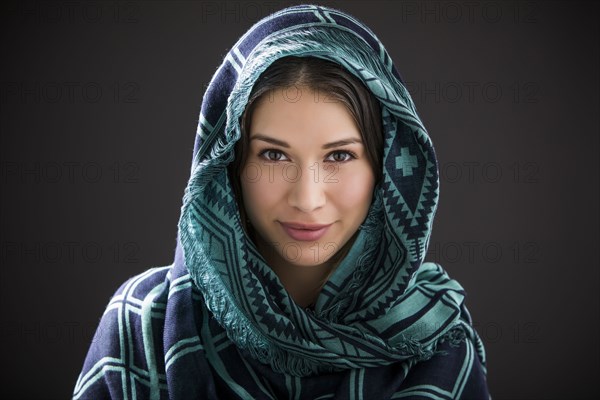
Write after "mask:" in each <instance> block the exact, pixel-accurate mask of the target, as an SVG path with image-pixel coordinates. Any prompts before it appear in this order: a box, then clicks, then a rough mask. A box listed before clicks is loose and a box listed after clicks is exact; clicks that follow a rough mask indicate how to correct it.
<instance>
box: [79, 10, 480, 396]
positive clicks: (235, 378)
mask: <svg viewBox="0 0 600 400" xmlns="http://www.w3.org/2000/svg"><path fill="white" fill-rule="evenodd" d="M286 56H297V57H319V58H324V59H327V60H330V61H333V62H336V63H338V64H340V65H341V66H342V67H344V68H345V69H347V70H348V71H349V72H350V73H352V74H354V75H355V76H356V77H358V78H359V79H360V80H361V82H362V83H363V84H364V85H365V86H366V87H367V88H368V89H369V90H370V91H371V92H372V93H373V95H374V96H375V97H376V99H377V100H378V101H379V102H380V104H381V109H382V115H381V120H382V122H383V130H384V149H383V150H384V151H383V179H382V181H381V183H380V184H379V185H377V186H376V188H375V192H374V196H373V201H372V204H371V207H370V209H369V212H368V215H367V218H366V220H365V221H364V223H363V224H362V225H361V226H360V228H359V231H358V234H357V237H356V240H355V241H354V242H353V244H352V247H351V248H350V250H349V252H348V254H347V255H346V256H345V258H344V259H343V260H342V262H341V264H340V265H339V266H338V267H337V269H336V270H335V272H334V273H333V274H332V276H331V277H330V278H329V280H328V281H327V282H326V284H325V286H324V287H323V289H322V291H321V293H320V294H319V297H318V299H317V302H316V304H315V307H314V309H304V308H302V307H300V306H298V305H297V304H296V303H294V301H293V300H292V299H291V297H290V296H289V294H288V293H287V292H286V291H285V289H284V288H283V286H282V284H281V282H280V281H279V279H278V277H277V275H275V273H274V272H273V271H272V270H271V268H270V267H269V266H268V265H267V264H266V262H265V260H264V258H263V257H262V256H261V254H260V253H259V252H258V250H257V248H256V246H255V245H254V243H253V242H252V240H251V239H250V238H249V236H248V235H247V233H246V232H245V230H244V229H243V227H242V222H241V219H240V212H239V210H238V206H237V203H236V200H235V197H234V192H233V189H232V184H231V182H230V181H229V176H228V174H227V166H228V165H229V163H231V161H232V160H233V156H234V153H233V149H234V145H235V143H236V142H237V140H238V139H239V138H240V134H241V129H240V122H239V121H240V117H241V115H242V113H243V112H244V109H245V107H246V104H247V101H248V98H249V95H250V92H251V90H252V87H253V85H254V83H255V82H256V80H257V79H258V77H259V76H260V75H261V73H262V72H263V71H264V70H265V69H266V68H267V67H268V66H269V65H270V64H271V63H273V62H274V61H276V60H278V59H280V58H282V57H286ZM190 172H191V174H190V179H189V181H188V184H187V187H186V189H185V193H184V197H183V205H182V208H181V217H180V220H179V224H178V235H177V246H176V251H175V259H174V262H173V264H172V265H170V266H166V267H159V268H153V269H150V270H148V271H147V272H145V273H144V274H141V275H139V276H137V277H134V278H131V279H130V280H129V281H127V282H126V283H125V284H124V285H123V286H122V287H121V288H119V290H118V291H117V293H116V294H115V296H113V298H112V299H111V302H110V304H109V306H108V307H107V310H106V312H105V314H104V316H103V318H102V321H101V324H100V327H99V328H98V331H97V333H96V336H95V338H94V341H93V343H92V347H91V348H90V352H89V353H88V357H87V358H86V361H85V365H84V369H83V371H82V373H81V375H80V377H79V379H78V381H77V384H76V387H75V392H74V398H105V397H110V396H108V395H106V396H104V395H105V394H107V393H111V395H112V397H114V398H125V397H127V398H156V399H159V398H171V399H178V398H181V399H194V398H207V399H213V398H223V399H234V398H242V399H249V398H265V399H268V398H272V399H276V398H288V397H289V398H292V397H293V398H306V399H315V398H335V399H343V398H360V397H361V396H362V397H363V398H368V399H388V398H406V397H419V396H421V397H425V398H487V397H488V394H487V384H486V380H485V374H486V369H485V368H486V367H485V366H486V360H485V351H484V348H483V344H482V342H481V340H480V338H479V336H478V335H477V333H476V331H475V330H474V329H473V327H472V322H471V317H470V316H469V313H468V311H467V309H466V307H465V304H464V300H465V292H464V290H463V288H462V287H461V286H460V284H459V283H458V282H457V281H455V280H453V279H451V278H450V277H449V276H448V275H447V274H446V272H445V271H444V270H443V269H442V267H441V266H440V265H438V264H434V263H429V262H424V257H425V254H426V251H427V246H428V243H429V238H430V235H431V228H432V222H433V217H434V214H435V211H436V207H437V203H438V187H439V181H438V170H437V161H436V157H435V152H434V149H433V146H432V143H431V140H430V138H429V136H428V134H427V131H426V129H425V127H424V125H423V123H422V122H421V120H420V118H419V116H418V114H417V111H416V108H415V106H414V104H413V102H412V100H411V98H410V95H409V93H408V91H407V90H406V87H405V85H404V84H403V80H402V78H401V77H400V75H399V73H398V71H397V70H396V68H395V67H394V65H393V63H392V60H391V58H390V57H389V55H388V53H387V52H386V50H385V48H384V47H383V45H382V44H381V42H380V41H379V40H378V39H377V37H376V36H375V35H374V34H373V33H372V32H371V31H370V30H369V28H367V27H366V26H365V25H363V24H362V23H361V22H359V21H358V20H356V19H355V18H354V17H352V16H349V15H347V14H345V13H343V12H340V11H338V10H334V9H331V8H325V7H319V6H312V5H303V6H294V7H290V8H287V9H284V10H281V11H279V12H277V13H275V14H273V15H271V16H269V17H267V18H265V19H263V20H261V21H259V22H258V23H256V24H255V25H254V26H253V27H252V28H251V29H250V30H249V31H248V32H247V33H246V34H245V35H244V36H243V37H242V38H240V39H239V41H238V42H237V43H236V44H235V45H234V46H233V47H232V48H231V50H230V51H229V52H228V54H227V55H226V57H225V59H224V61H223V63H222V65H221V66H220V67H219V68H218V70H217V71H216V73H215V74H214V76H213V78H212V81H211V83H210V85H209V86H208V89H207V91H206V93H205V95H204V98H203V102H202V108H201V112H200V117H199V123H198V130H197V134H196V140H195V146H194V153H193V161H192V167H191V171H190Z"/></svg>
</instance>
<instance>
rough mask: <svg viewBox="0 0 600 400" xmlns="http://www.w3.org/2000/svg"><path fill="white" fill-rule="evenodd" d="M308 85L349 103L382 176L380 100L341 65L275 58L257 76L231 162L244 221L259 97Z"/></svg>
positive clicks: (377, 176) (376, 173)
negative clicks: (244, 181)
mask: <svg viewBox="0 0 600 400" xmlns="http://www.w3.org/2000/svg"><path fill="white" fill-rule="evenodd" d="M294 86H295V87H308V88H310V89H312V90H313V91H314V92H315V93H317V94H318V95H319V96H322V97H321V99H322V100H319V101H339V102H341V103H342V104H343V105H345V106H346V108H347V109H348V112H349V113H350V114H351V115H352V118H353V119H354V122H355V123H356V126H357V127H358V129H359V131H360V135H361V138H362V141H363V144H364V146H365V149H366V154H367V158H368V161H369V164H371V167H372V168H373V173H374V176H375V181H376V183H378V182H379V181H380V179H381V177H382V158H383V129H382V123H381V109H380V106H379V102H378V101H377V99H376V98H375V97H374V96H373V94H372V93H371V92H370V91H369V90H368V89H367V88H366V87H365V86H364V84H363V83H362V82H361V81H360V80H359V79H358V78H357V77H355V76H354V75H352V74H351V73H350V72H348V71H347V70H346V69H344V68H343V67H342V66H341V65H339V64H337V63H334V62H332V61H328V60H325V59H321V58H317V57H282V58H280V59H278V60H276V61H274V62H273V63H272V64H271V65H270V66H269V67H268V68H267V69H266V70H265V71H264V72H263V73H262V74H261V75H260V77H259V78H258V80H257V81H256V83H255V84H254V87H253V88H252V92H251V93H250V97H249V99H248V104H247V105H246V109H245V110H244V113H243V115H242V117H241V118H240V128H241V138H240V140H238V142H237V143H236V144H235V149H234V154H235V158H234V160H233V161H232V162H231V163H230V164H229V166H228V173H229V177H230V180H231V182H232V186H233V191H234V194H235V196H236V200H237V202H238V208H239V210H240V215H241V216H242V223H244V221H245V214H246V213H245V211H244V205H243V201H242V191H241V185H240V174H241V169H242V168H243V167H244V164H245V163H246V157H247V156H248V147H249V141H250V124H251V122H252V114H253V111H254V108H255V106H256V104H258V100H259V99H261V98H262V97H263V96H266V95H272V94H273V93H274V91H275V90H276V89H285V88H291V87H294Z"/></svg>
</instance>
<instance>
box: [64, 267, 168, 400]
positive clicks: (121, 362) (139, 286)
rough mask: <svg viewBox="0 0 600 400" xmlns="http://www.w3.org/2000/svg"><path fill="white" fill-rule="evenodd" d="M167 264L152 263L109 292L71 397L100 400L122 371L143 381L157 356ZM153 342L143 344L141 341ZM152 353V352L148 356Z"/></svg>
mask: <svg viewBox="0 0 600 400" xmlns="http://www.w3.org/2000/svg"><path fill="white" fill-rule="evenodd" d="M170 269H171V268H170V266H164V267H153V268H149V269H147V270H146V271H144V272H142V273H140V274H138V275H135V276H132V277H131V278H129V279H127V280H126V281H125V282H123V283H122V284H121V285H120V286H119V287H118V289H117V290H116V291H115V292H114V294H113V295H112V296H111V298H110V300H109V302H108V305H107V306H106V309H105V310H104V312H103V314H102V317H101V318H100V322H99V324H98V327H97V329H96V332H95V334H94V337H93V339H92V343H91V345H90V348H89V350H88V353H87V356H86V358H85V361H84V365H83V369H82V371H81V374H80V376H79V378H78V380H77V383H76V385H75V390H74V398H85V399H88V398H105V397H104V394H105V391H106V390H108V388H111V387H114V384H115V383H114V382H120V380H121V375H122V374H123V373H124V371H127V373H128V374H130V375H132V376H133V375H135V378H136V379H138V380H140V381H142V382H143V381H147V380H148V379H149V378H148V377H149V375H150V374H149V372H148V371H150V370H151V369H153V368H156V366H155V365H153V364H154V362H149V361H148V357H150V358H152V359H155V358H156V359H160V355H161V353H162V348H161V344H162V340H161V337H160V335H161V330H162V326H163V324H164V319H165V310H166V302H167V298H168V292H169V286H170V284H169V282H170ZM149 342H152V343H154V345H153V346H151V347H148V345H147V343H149ZM149 352H150V353H152V354H149ZM135 364H137V365H139V367H138V368H131V366H132V365H135Z"/></svg>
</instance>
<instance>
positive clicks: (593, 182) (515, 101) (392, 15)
mask: <svg viewBox="0 0 600 400" xmlns="http://www.w3.org/2000/svg"><path fill="white" fill-rule="evenodd" d="M289 4H291V3H290V2H280V1H253V2H239V1H227V2H225V3H223V2H216V1H205V2H187V1H182V2H166V1H153V2H149V3H144V2H130V1H123V2H112V1H111V2H108V1H107V2H82V1H62V2H31V1H27V2H19V3H11V4H9V5H3V6H2V7H3V12H2V23H1V24H0V26H1V28H0V29H1V30H2V46H1V49H2V66H1V69H2V71H1V75H0V76H1V81H0V128H1V137H0V148H1V150H0V157H1V158H0V166H1V171H0V172H1V174H0V182H1V183H2V192H1V199H0V200H1V209H0V220H1V233H0V244H1V248H0V250H1V253H0V255H1V262H2V265H1V268H0V307H1V312H2V318H1V323H0V335H1V340H2V342H1V343H2V349H3V350H2V358H3V364H4V368H3V371H4V372H3V374H2V375H1V378H0V379H1V381H0V388H2V389H0V391H2V392H3V393H8V394H11V396H12V397H10V398H11V399H12V398H14V399H19V398H22V399H26V398H27V399H29V398H31V399H59V398H67V397H69V396H70V393H71V391H72V388H73V385H74V383H75V380H76V378H77V375H78V373H79V370H80V368H81V366H82V363H83V359H84V356H85V353H86V351H87V348H88V346H89V342H90V339H91V336H92V334H93V331H94V329H95V327H96V324H97V322H98V320H99V318H100V316H101V313H102V311H103V309H104V307H105V305H106V304H107V302H108V300H109V298H110V296H111V294H112V293H113V292H114V290H115V289H116V288H117V287H118V286H119V285H120V284H121V283H122V282H123V281H124V280H125V279H126V278H128V277H130V276H132V275H134V274H137V273H139V272H141V271H143V270H145V269H146V268H148V267H152V266H161V265H168V264H170V263H171V261H172V257H173V249H174V247H175V235H176V224H177V220H178V217H179V211H180V206H181V199H182V195H183V189H184V187H185V184H186V182H187V178H188V173H189V166H190V161H191V155H192V154H191V153H192V147H193V141H194V135H195V130H196V124H197V119H198V113H199V109H200V104H201V100H202V94H203V92H204V88H205V87H206V85H207V84H208V82H209V81H210V78H211V77H212V74H213V72H214V71H215V70H216V68H217V66H218V65H219V64H220V63H221V61H222V58H223V56H224V55H225V54H226V51H227V49H228V48H229V47H230V46H232V45H233V44H234V43H235V41H236V40H237V38H238V37H240V36H241V35H242V34H243V33H244V32H245V31H246V30H247V29H248V28H249V27H250V26H251V25H252V24H253V23H254V22H255V21H256V20H258V18H259V17H261V16H264V15H267V14H269V13H271V12H274V11H276V10H277V9H279V8H282V7H283V6H285V5H289ZM321 4H326V5H331V6H333V7H337V8H341V9H343V10H346V11H348V12H350V13H352V14H354V15H355V16H356V17H358V18H359V19H361V20H363V21H364V22H366V23H367V24H368V25H369V26H370V27H372V29H373V30H374V31H375V33H376V34H377V35H378V36H379V37H380V39H381V40H382V41H383V43H384V44H385V45H386V46H387V49H388V51H389V52H390V54H391V56H392V58H393V59H394V61H395V63H396V65H397V67H398V69H399V70H400V73H401V74H402V76H403V78H404V79H405V80H406V81H407V82H408V84H409V88H410V91H411V93H412V94H413V97H414V101H415V103H416V104H417V107H418V111H419V113H420V115H421V117H422V119H423V121H424V123H425V125H426V127H427V128H428V130H429V133H430V135H431V137H432V139H433V142H434V145H435V147H436V151H437V154H438V157H439V161H440V171H441V198H440V201H441V202H440V205H439V208H438V212H437V217H436V221H435V224H434V231H433V237H432V240H431V247H430V252H429V259H430V260H436V261H438V262H440V263H441V264H442V265H443V266H445V268H446V269H447V270H448V272H449V273H450V274H451V276H453V277H455V278H457V279H458V280H459V281H460V282H461V283H462V284H463V286H464V287H465V289H466V290H467V293H468V298H467V304H468V306H469V308H470V310H471V312H472V315H473V318H474V320H475V323H476V326H477V328H478V330H479V332H480V334H481V336H482V338H483V340H484V342H485V345H486V350H487V355H488V370H489V384H490V389H491V392H492V394H493V396H494V399H566V398H569V399H576V398H590V396H591V395H592V393H593V392H594V390H593V388H595V387H597V379H598V376H600V374H599V372H600V371H599V359H600V353H599V347H598V340H599V337H600V335H599V323H598V322H599V296H598V289H599V260H598V242H599V240H598V236H599V229H598V227H599V224H598V222H599V221H598V170H599V168H598V147H599V146H598V133H599V117H598V110H599V104H598V103H599V95H598V93H599V79H598V78H599V76H598V70H599V51H598V33H599V32H598V26H599V24H598V19H599V18H600V15H599V12H598V7H597V6H595V5H594V3H591V2H590V3H577V2H545V1H540V2H498V1H483V2H472V1H464V2H463V1H457V2H440V1H429V2H425V3H423V2H415V1H405V2H401V1H398V2H393V1H373V2H364V1H349V2H340V1H336V2H322V3H321ZM596 392H597V390H596ZM17 393H20V394H19V395H17ZM5 398H6V397H5Z"/></svg>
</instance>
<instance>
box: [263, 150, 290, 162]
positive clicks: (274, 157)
mask: <svg viewBox="0 0 600 400" xmlns="http://www.w3.org/2000/svg"><path fill="white" fill-rule="evenodd" d="M260 155H261V156H263V157H265V158H266V159H267V160H268V161H283V160H284V158H285V156H284V155H283V153H282V152H280V151H277V150H265V151H263V152H262V153H260Z"/></svg>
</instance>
